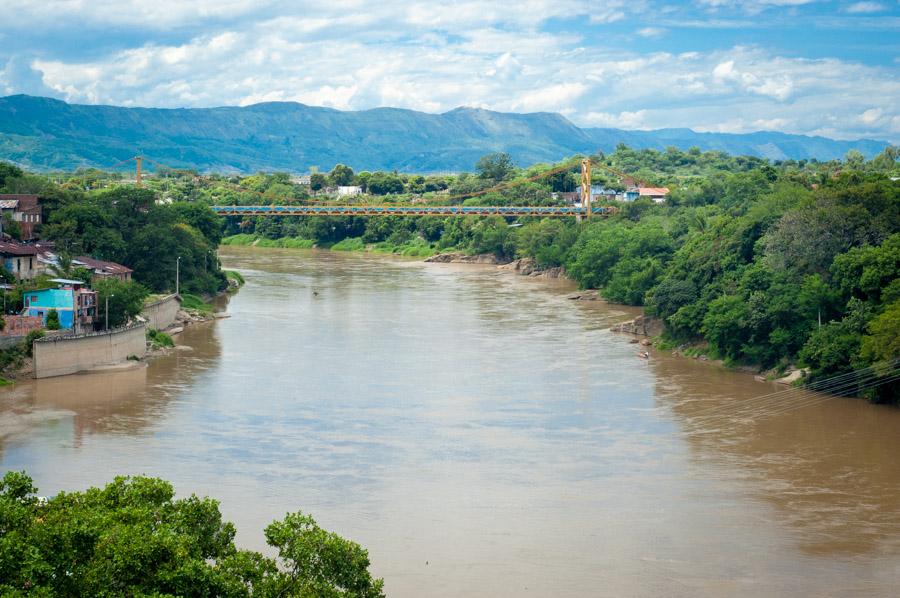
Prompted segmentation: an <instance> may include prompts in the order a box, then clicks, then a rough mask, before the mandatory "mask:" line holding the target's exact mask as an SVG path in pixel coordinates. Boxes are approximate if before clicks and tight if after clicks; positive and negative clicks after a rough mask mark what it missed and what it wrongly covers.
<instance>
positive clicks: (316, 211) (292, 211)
mask: <svg viewBox="0 0 900 598" xmlns="http://www.w3.org/2000/svg"><path fill="white" fill-rule="evenodd" d="M212 210H213V211H214V212H216V213H217V214H220V215H223V216H537V217H572V216H584V215H586V214H587V209H586V208H584V207H578V206H364V205H361V206H327V205H325V206H323V205H314V206H237V205H234V206H212ZM616 211H617V210H616V208H614V207H595V208H591V214H592V215H598V216H607V215H609V214H612V213H615V212H616Z"/></svg>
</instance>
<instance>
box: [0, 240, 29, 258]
mask: <svg viewBox="0 0 900 598" xmlns="http://www.w3.org/2000/svg"><path fill="white" fill-rule="evenodd" d="M37 252H38V250H37V248H36V247H35V246H34V245H25V244H24V243H16V242H15V241H0V253H2V254H6V255H37Z"/></svg>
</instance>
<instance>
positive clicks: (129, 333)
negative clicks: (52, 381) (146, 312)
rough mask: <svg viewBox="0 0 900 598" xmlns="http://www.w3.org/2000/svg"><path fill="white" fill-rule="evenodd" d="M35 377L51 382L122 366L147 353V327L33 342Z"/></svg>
mask: <svg viewBox="0 0 900 598" xmlns="http://www.w3.org/2000/svg"><path fill="white" fill-rule="evenodd" d="M33 351H34V377H35V378H50V377H53V376H65V375H66V374H77V373H78V372H85V371H89V370H92V369H95V368H98V367H101V366H110V365H115V364H121V363H124V362H126V361H127V360H128V358H141V357H143V356H144V355H145V354H146V352H147V326H146V324H136V325H132V326H126V327H123V328H118V329H115V330H110V331H109V332H93V333H88V334H79V335H75V336H57V337H48V338H41V339H38V340H36V341H35V342H34V347H33Z"/></svg>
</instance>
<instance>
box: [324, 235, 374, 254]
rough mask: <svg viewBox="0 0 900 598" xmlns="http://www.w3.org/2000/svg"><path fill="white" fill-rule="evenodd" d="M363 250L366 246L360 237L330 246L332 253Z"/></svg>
mask: <svg viewBox="0 0 900 598" xmlns="http://www.w3.org/2000/svg"><path fill="white" fill-rule="evenodd" d="M365 248H366V244H365V243H363V240H362V239H361V238H360V237H348V238H346V239H344V240H343V241H338V242H337V243H335V244H334V245H332V246H331V249H332V250H333V251H362V250H363V249H365Z"/></svg>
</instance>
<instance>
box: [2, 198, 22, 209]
mask: <svg viewBox="0 0 900 598" xmlns="http://www.w3.org/2000/svg"><path fill="white" fill-rule="evenodd" d="M18 205H19V200H18V199H0V210H15V209H16V206H18Z"/></svg>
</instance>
